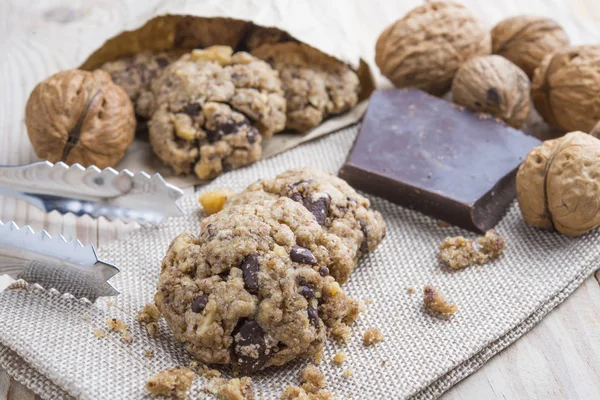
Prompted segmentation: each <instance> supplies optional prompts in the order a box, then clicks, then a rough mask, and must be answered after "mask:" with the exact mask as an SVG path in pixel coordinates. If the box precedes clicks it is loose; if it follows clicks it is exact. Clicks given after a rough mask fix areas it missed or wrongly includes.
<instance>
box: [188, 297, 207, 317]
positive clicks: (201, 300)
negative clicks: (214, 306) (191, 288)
mask: <svg viewBox="0 0 600 400" xmlns="http://www.w3.org/2000/svg"><path fill="white" fill-rule="evenodd" d="M206 304H208V296H207V295H205V294H202V295H200V296H196V297H195V298H194V300H192V311H193V312H195V313H200V312H202V311H203V310H204V307H206Z"/></svg>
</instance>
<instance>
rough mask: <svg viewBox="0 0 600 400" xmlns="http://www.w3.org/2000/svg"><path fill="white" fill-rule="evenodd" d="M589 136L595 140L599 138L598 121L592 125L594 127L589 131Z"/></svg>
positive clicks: (599, 122) (599, 126) (599, 124)
mask: <svg viewBox="0 0 600 400" xmlns="http://www.w3.org/2000/svg"><path fill="white" fill-rule="evenodd" d="M590 135H592V136H593V137H596V138H600V121H598V123H597V124H596V125H594V127H593V128H592V130H591V131H590Z"/></svg>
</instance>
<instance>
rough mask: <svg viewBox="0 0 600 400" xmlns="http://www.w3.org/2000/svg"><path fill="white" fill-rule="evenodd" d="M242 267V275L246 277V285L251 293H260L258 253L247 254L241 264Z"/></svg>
mask: <svg viewBox="0 0 600 400" xmlns="http://www.w3.org/2000/svg"><path fill="white" fill-rule="evenodd" d="M240 268H241V269H242V276H243V278H244V285H245V286H246V290H248V292H249V293H252V294H257V293H258V270H259V269H260V264H259V262H258V255H256V254H250V255H249V256H246V257H245V258H244V260H243V261H242V265H241V266H240Z"/></svg>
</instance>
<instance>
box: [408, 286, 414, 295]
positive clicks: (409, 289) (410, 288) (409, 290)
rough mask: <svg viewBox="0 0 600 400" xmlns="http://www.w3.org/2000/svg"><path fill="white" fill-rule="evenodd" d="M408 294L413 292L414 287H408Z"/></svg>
mask: <svg viewBox="0 0 600 400" xmlns="http://www.w3.org/2000/svg"><path fill="white" fill-rule="evenodd" d="M407 292H408V294H413V293H414V292H415V288H414V287H412V286H411V287H409V288H408V290H407Z"/></svg>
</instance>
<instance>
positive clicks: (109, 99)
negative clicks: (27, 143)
mask: <svg viewBox="0 0 600 400" xmlns="http://www.w3.org/2000/svg"><path fill="white" fill-rule="evenodd" d="M25 124H26V125H27V132H28V133H29V140H31V144H32V145H33V149H34V150H35V153H36V154H37V156H38V157H40V158H43V159H46V160H49V161H51V162H58V161H63V162H65V163H67V164H75V163H79V164H81V165H83V166H85V167H88V166H90V165H95V166H97V167H98V168H106V167H110V166H114V165H116V164H117V163H118V162H119V161H120V160H121V159H122V158H123V156H124V155H125V152H126V151H127V148H128V147H129V145H131V143H132V142H133V138H134V134H135V115H134V112H133V104H132V103H131V100H130V99H129V96H127V93H125V91H124V90H123V89H122V88H121V87H119V86H118V85H116V84H115V83H113V81H112V80H111V78H110V75H109V74H108V73H106V72H104V71H94V72H87V71H80V70H68V71H62V72H59V73H57V74H55V75H53V76H51V77H50V78H48V79H46V80H45V81H43V82H41V83H39V84H38V85H37V86H36V87H35V89H33V92H32V93H31V95H30V96H29V100H28V101H27V107H26V109H25Z"/></svg>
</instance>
